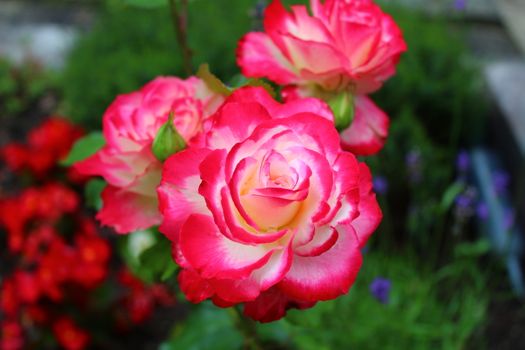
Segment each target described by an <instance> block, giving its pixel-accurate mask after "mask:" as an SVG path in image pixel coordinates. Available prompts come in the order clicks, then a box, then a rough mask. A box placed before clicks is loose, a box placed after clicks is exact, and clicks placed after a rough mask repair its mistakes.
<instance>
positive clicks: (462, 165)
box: [456, 150, 470, 174]
mask: <svg viewBox="0 0 525 350" xmlns="http://www.w3.org/2000/svg"><path fill="white" fill-rule="evenodd" d="M456 168H457V169H458V172H459V173H463V174H464V173H466V172H467V171H468V170H469V168H470V156H469V154H468V152H467V151H465V150H461V151H459V153H458V156H457V157H456Z"/></svg>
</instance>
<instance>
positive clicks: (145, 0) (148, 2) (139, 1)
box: [124, 0, 168, 8]
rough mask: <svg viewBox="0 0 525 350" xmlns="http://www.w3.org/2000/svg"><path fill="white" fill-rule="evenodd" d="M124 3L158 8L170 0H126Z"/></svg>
mask: <svg viewBox="0 0 525 350" xmlns="http://www.w3.org/2000/svg"><path fill="white" fill-rule="evenodd" d="M124 3H126V4H128V5H131V6H135V7H142V8H156V7H161V6H166V5H167V4H168V0H124Z"/></svg>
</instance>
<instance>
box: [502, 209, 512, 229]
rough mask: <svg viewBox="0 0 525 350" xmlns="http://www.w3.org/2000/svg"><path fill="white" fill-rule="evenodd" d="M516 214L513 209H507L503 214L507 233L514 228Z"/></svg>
mask: <svg viewBox="0 0 525 350" xmlns="http://www.w3.org/2000/svg"><path fill="white" fill-rule="evenodd" d="M514 220H515V214H514V210H513V209H507V210H506V211H505V213H504V214H503V227H504V228H505V230H506V231H508V230H510V229H511V228H512V227H513V226H514Z"/></svg>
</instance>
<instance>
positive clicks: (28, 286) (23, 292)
mask: <svg viewBox="0 0 525 350" xmlns="http://www.w3.org/2000/svg"><path fill="white" fill-rule="evenodd" d="M14 279H15V283H16V290H17V294H18V296H19V298H20V300H21V301H22V302H24V303H28V304H32V303H34V302H36V301H37V300H38V297H39V296H40V286H39V284H38V279H37V277H36V276H35V274H33V273H31V272H27V271H17V272H15V274H14Z"/></svg>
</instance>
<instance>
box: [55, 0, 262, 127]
mask: <svg viewBox="0 0 525 350" xmlns="http://www.w3.org/2000/svg"><path fill="white" fill-rule="evenodd" d="M166 3H167V1H166ZM253 5H254V1H253V0H236V2H235V6H229V5H228V6H224V3H223V2H221V1H209V0H194V1H191V2H190V5H189V15H188V37H189V38H188V40H189V43H190V49H191V51H192V54H193V59H192V63H193V68H194V71H195V72H196V69H197V68H198V66H199V65H200V64H201V63H205V62H209V63H210V65H211V69H212V71H213V73H214V74H216V75H217V76H218V77H219V78H221V79H223V80H229V79H230V78H231V77H232V76H234V75H235V74H236V73H238V68H237V67H236V65H235V48H236V46H237V41H238V40H239V39H240V38H241V36H242V35H243V34H244V33H246V32H247V31H249V30H250V28H251V25H252V22H253V19H252V16H251V14H252V11H253ZM159 75H177V76H182V77H184V76H185V75H184V73H183V69H182V61H181V55H180V48H179V47H178V43H177V40H176V36H175V32H174V28H173V24H172V21H171V17H170V13H169V9H168V8H167V6H163V7H160V8H153V9H147V8H137V7H133V6H129V4H127V3H126V2H125V1H118V0H113V1H108V5H107V6H106V7H105V8H104V9H103V11H102V13H101V14H100V17H99V19H98V20H97V22H96V23H95V25H94V27H93V28H92V30H91V31H90V32H89V33H87V34H86V35H84V36H82V38H81V39H80V40H79V41H78V43H77V44H76V46H75V48H74V49H73V51H72V53H71V56H70V58H69V60H68V64H67V66H66V68H65V72H64V75H63V78H62V88H63V90H64V107H65V111H66V115H68V116H69V117H71V118H72V119H73V120H74V121H76V122H78V123H80V124H82V125H84V126H86V127H88V128H92V129H96V128H98V129H100V127H101V120H102V114H103V113H104V111H105V109H106V108H107V107H108V106H109V104H110V103H111V102H112V101H113V100H114V99H115V97H116V96H117V95H119V94H124V93H128V92H131V91H133V90H136V89H139V88H140V87H141V86H142V85H144V84H145V83H146V82H148V81H150V80H153V79H154V78H155V77H156V76H159Z"/></svg>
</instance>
